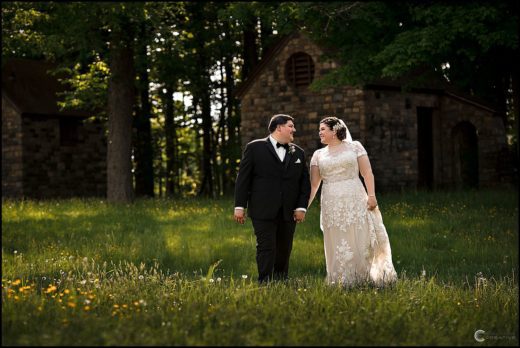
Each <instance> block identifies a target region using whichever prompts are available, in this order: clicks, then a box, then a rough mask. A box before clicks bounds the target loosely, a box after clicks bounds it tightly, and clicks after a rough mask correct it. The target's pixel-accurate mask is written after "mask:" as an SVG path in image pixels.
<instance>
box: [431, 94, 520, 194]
mask: <svg viewBox="0 0 520 348" xmlns="http://www.w3.org/2000/svg"><path fill="white" fill-rule="evenodd" d="M441 107H442V122H441V129H440V133H441V134H442V135H443V136H442V141H441V142H440V145H441V149H442V160H443V161H442V169H441V170H442V175H440V177H439V182H440V184H441V185H442V186H453V183H454V181H455V179H454V174H453V168H454V161H455V159H454V158H453V139H452V138H451V134H452V131H453V128H455V127H456V126H457V125H458V124H459V123H461V122H464V121H466V122H469V123H471V124H472V125H473V126H475V128H476V130H477V135H478V163H479V186H480V187H489V186H496V185H497V184H500V183H502V181H503V180H504V179H506V178H508V177H509V176H510V175H511V173H512V168H511V166H510V161H509V160H510V159H509V153H508V149H507V143H506V134H505V127H504V124H503V121H502V119H501V118H500V117H499V116H498V115H495V114H494V113H493V112H491V111H490V110H485V109H483V108H480V107H477V106H475V105H472V104H471V103H468V102H464V101H461V100H459V99H458V98H455V97H451V96H445V97H443V98H442V106H441Z"/></svg>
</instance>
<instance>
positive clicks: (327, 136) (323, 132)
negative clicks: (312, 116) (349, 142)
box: [318, 123, 334, 144]
mask: <svg viewBox="0 0 520 348" xmlns="http://www.w3.org/2000/svg"><path fill="white" fill-rule="evenodd" d="M318 134H319V136H320V140H321V143H322V144H330V143H331V141H332V139H334V138H333V137H334V131H333V130H332V129H330V128H329V126H327V125H326V124H325V123H320V131H319V133H318Z"/></svg>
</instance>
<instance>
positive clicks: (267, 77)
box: [241, 36, 364, 160]
mask: <svg viewBox="0 0 520 348" xmlns="http://www.w3.org/2000/svg"><path fill="white" fill-rule="evenodd" d="M297 52H305V53H307V54H309V55H310V56H311V57H312V59H313V61H314V65H315V69H314V71H315V73H314V80H316V79H318V78H320V77H321V76H323V75H324V74H325V73H326V72H328V71H329V70H330V69H331V68H333V67H336V64H335V63H334V62H331V61H320V57H322V56H323V52H322V50H321V49H320V48H319V47H318V46H316V45H315V44H313V43H312V42H311V41H310V40H309V39H307V38H305V37H303V36H297V37H295V38H294V39H293V40H290V41H289V42H288V44H287V45H286V46H285V47H283V48H282V49H281V50H280V52H279V53H278V54H277V55H276V56H275V57H274V58H273V59H272V60H271V61H270V62H269V64H268V66H266V67H265V69H263V71H262V72H261V74H260V75H259V76H258V77H257V78H256V79H255V81H254V82H253V83H252V85H251V86H250V87H249V90H248V91H247V93H246V94H245V95H244V97H243V98H242V100H241V115H242V121H241V126H242V128H241V140H242V148H243V147H244V146H245V145H246V144H247V143H248V142H249V141H251V140H253V139H257V138H263V137H266V136H267V135H268V134H269V131H268V130H267V127H268V124H269V120H270V119H271V117H272V116H273V115H275V114H280V113H283V114H288V115H291V116H293V117H294V118H295V126H296V134H295V137H294V142H295V143H296V144H297V145H299V146H301V147H302V148H303V149H304V150H305V151H306V156H307V160H310V156H311V155H312V153H313V152H314V150H316V149H318V148H319V147H321V143H320V138H319V136H318V128H319V121H320V120H321V119H322V118H323V117H325V116H328V115H334V116H338V117H341V118H343V120H344V121H345V122H346V123H348V124H349V128H350V131H351V133H352V135H353V136H354V135H355V134H359V132H360V125H361V123H360V117H361V115H362V114H363V108H364V106H363V95H362V91H361V90H360V89H355V88H351V87H344V88H328V89H325V90H322V91H320V92H312V91H310V90H309V89H308V88H307V87H300V88H296V87H293V86H292V85H290V84H289V83H288V82H287V81H286V79H285V64H286V62H287V60H288V59H289V57H290V56H291V55H292V54H294V53H297Z"/></svg>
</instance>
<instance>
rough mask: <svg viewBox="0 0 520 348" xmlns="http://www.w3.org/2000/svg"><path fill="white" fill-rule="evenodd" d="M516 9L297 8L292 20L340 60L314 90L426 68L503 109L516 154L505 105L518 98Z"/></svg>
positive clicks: (500, 4) (504, 5)
mask: <svg viewBox="0 0 520 348" xmlns="http://www.w3.org/2000/svg"><path fill="white" fill-rule="evenodd" d="M518 8H519V5H518V2H513V1H505V0H503V1H494V2H486V1H478V2H469V3H468V2H464V3H461V2H415V1H400V2H392V3H385V2H341V3H339V2H336V3H328V4H324V3H302V4H299V5H298V7H297V11H296V16H295V18H296V19H299V20H300V22H299V23H300V26H301V27H305V28H306V29H307V30H309V31H310V32H311V35H312V36H313V38H314V39H315V40H317V41H318V42H321V43H322V44H323V45H324V46H326V47H328V48H329V49H330V55H332V56H334V57H335V58H337V59H338V60H339V61H340V62H342V63H343V64H342V66H341V67H340V68H339V69H337V70H335V71H334V72H332V73H331V74H330V75H328V76H327V77H326V78H325V79H323V80H322V81H317V82H316V83H315V85H314V87H315V88H316V87H317V88H320V87H323V86H324V85H327V84H355V85H363V84H365V83H367V82H370V81H371V80H373V79H375V78H379V77H390V78H392V77H398V76H401V75H404V74H407V73H410V72H412V71H414V70H415V69H417V68H423V67H428V68H429V69H428V70H429V71H430V72H432V71H433V72H437V74H438V75H440V76H443V77H444V78H445V79H446V80H447V81H449V82H450V83H452V84H454V85H455V86H457V87H458V88H459V89H461V90H463V91H466V92H467V93H470V94H472V95H474V96H477V97H480V98H482V99H487V100H489V101H491V102H493V103H494V104H496V105H499V108H500V109H501V110H505V111H506V113H507V115H509V119H504V121H505V122H506V125H507V126H508V127H510V128H511V127H516V131H515V133H516V143H517V151H518V126H517V123H516V125H515V121H514V120H518V108H517V107H514V108H513V107H511V106H512V105H517V103H518V100H519V98H520V94H519V93H520V91H519V90H518V88H517V86H518V82H517V81H518V78H519V76H518V63H517V62H518V61H519V58H520V54H519V46H518V36H519V35H518ZM303 23H305V24H303ZM511 101H512V102H511ZM516 122H518V121H516ZM517 155H518V152H517Z"/></svg>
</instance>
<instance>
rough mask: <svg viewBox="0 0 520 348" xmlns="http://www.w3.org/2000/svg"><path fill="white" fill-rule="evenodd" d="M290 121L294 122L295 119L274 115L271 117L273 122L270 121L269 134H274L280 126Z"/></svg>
mask: <svg viewBox="0 0 520 348" xmlns="http://www.w3.org/2000/svg"><path fill="white" fill-rule="evenodd" d="M289 121H293V122H294V117H292V116H289V115H284V114H278V115H274V116H273V117H271V121H269V128H268V129H269V133H272V132H274V131H275V130H276V127H278V125H282V124H286V123H287V122H289Z"/></svg>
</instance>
